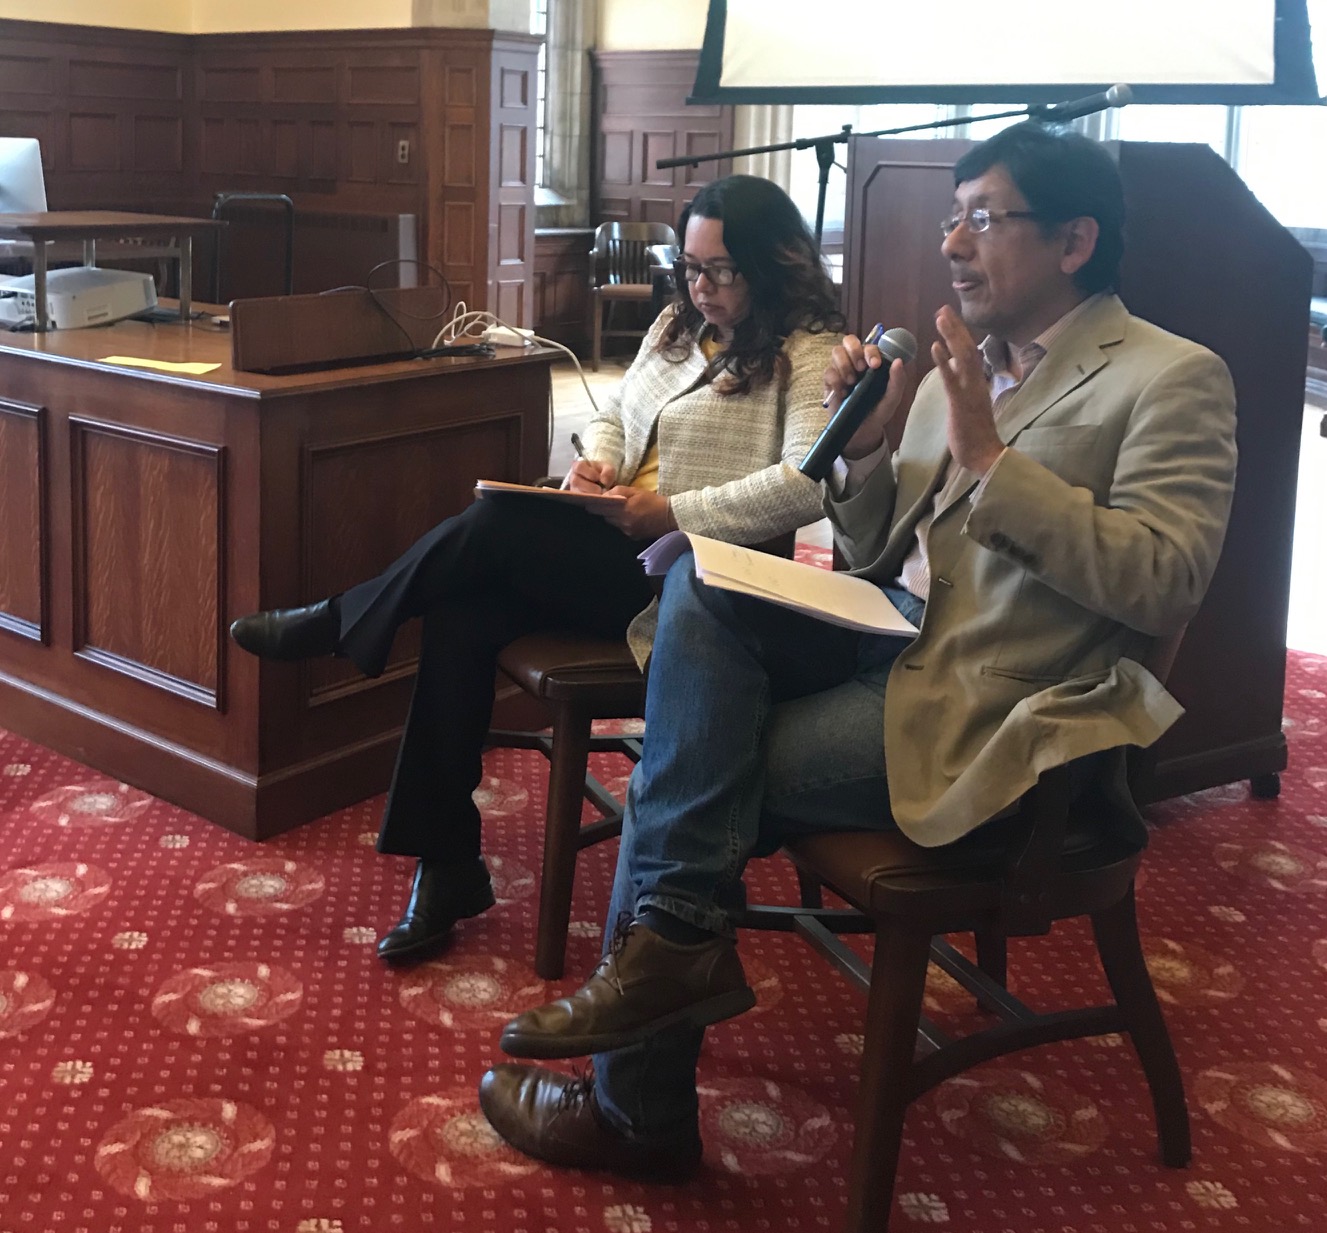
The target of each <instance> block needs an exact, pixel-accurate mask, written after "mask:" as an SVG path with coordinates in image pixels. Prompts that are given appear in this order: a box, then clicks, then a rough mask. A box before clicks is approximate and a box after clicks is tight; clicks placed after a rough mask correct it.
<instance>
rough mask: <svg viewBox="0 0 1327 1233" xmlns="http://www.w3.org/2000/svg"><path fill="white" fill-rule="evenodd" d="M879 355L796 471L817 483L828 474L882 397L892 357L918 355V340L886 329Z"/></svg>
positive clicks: (894, 358)
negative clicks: (877, 363) (876, 363)
mask: <svg viewBox="0 0 1327 1233" xmlns="http://www.w3.org/2000/svg"><path fill="white" fill-rule="evenodd" d="M878 346H879V347H880V354H881V356H883V357H884V363H883V364H881V365H880V367H879V368H868V369H867V370H866V371H865V372H864V373H863V374H862V376H861V379H860V380H859V381H858V382H857V384H856V385H854V386H853V387H852V389H851V390H849V391H848V396H847V397H846V398H845V399H844V400H843V401H842V402H841V403H840V404H839V409H838V410H837V411H835V412H834V414H833V416H832V417H831V418H830V421H829V423H828V424H826V425H825V431H824V432H822V433H821V434H820V436H819V437H818V438H817V439H816V443H815V444H814V445H813V446H812V447H811V448H810V449H809V450H807V452H806V457H805V458H803V459H802V461H801V464H800V465H799V466H798V468H797V469H798V470H799V471H801V473H802V474H803V475H805V476H806V477H807V479H813V480H815V481H816V482H817V483H819V482H820V481H821V480H822V479H824V478H825V476H827V475H828V474H829V470H830V468H831V467H832V466H833V465H834V459H836V458H837V457H838V456H839V455H840V454H842V453H843V447H844V446H845V445H847V444H848V442H849V440H851V438H852V434H853V433H855V432H856V431H857V429H858V428H860V427H861V426H862V421H863V420H864V419H865V418H866V417H867V415H868V414H869V413H870V411H871V408H872V407H874V406H875V405H876V403H878V402H879V401H880V399H881V398H883V397H884V393H885V389H886V387H887V386H888V385H889V366H890V365H891V364H892V363H893V362H894V361H895V360H903V361H904V363H906V362H907V361H908V360H910V359H912V358H913V357H914V356H915V355H916V354H917V340H916V339H915V338H913V336H912V335H911V334H910V333H908V331H907V330H902V329H896V330H887V331H885V336H884V337H883V338H882V339H881V340H880V342H879V344H878Z"/></svg>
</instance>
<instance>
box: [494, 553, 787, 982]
mask: <svg viewBox="0 0 1327 1233" xmlns="http://www.w3.org/2000/svg"><path fill="white" fill-rule="evenodd" d="M795 538H796V537H795V535H793V534H791V533H790V534H788V535H780V536H778V537H777V538H775V539H772V540H769V541H767V542H766V543H763V544H758V545H756V547H757V548H758V549H759V550H760V551H762V552H771V553H774V554H775V555H777V556H785V557H790V556H792V554H793V550H794V546H795ZM498 667H499V668H500V669H501V671H502V673H503V674H504V675H505V676H507V677H509V678H510V679H511V680H512V681H514V682H515V683H516V684H517V685H518V686H520V688H521V689H522V690H523V691H524V692H525V693H526V694H527V695H528V696H529V697H531V698H533V699H535V700H537V701H538V702H540V703H542V704H543V706H544V707H545V708H546V710H547V711H548V713H549V715H550V716H551V726H550V728H549V729H548V730H547V731H540V732H512V731H502V730H495V731H492V732H490V733H489V734H488V739H489V743H490V744H492V745H502V746H508V747H510V748H514V749H537V750H539V751H540V752H541V753H542V754H543V755H544V756H545V757H546V758H547V759H548V768H549V769H548V804H547V806H546V808H545V811H544V861H543V873H542V876H541V878H540V883H539V924H538V933H537V935H536V938H535V961H534V967H535V971H536V972H537V973H538V974H539V975H540V976H541V977H543V978H544V979H545V980H557V979H558V978H559V977H560V976H561V975H562V973H563V969H564V966H565V961H566V951H567V929H568V926H569V924H570V921H571V899H572V889H573V887H574V885H575V881H576V857H577V855H578V854H579V853H580V851H581V849H582V848H586V847H589V846H590V844H593V843H600V842H601V841H602V840H605V839H612V838H613V837H614V836H616V835H620V834H621V833H622V803H621V802H620V801H618V800H617V799H616V798H615V797H614V796H613V795H612V793H610V792H609V791H608V790H607V789H606V788H605V787H604V786H603V784H601V783H600V782H599V781H598V780H597V779H596V778H595V777H594V776H593V775H592V774H591V773H590V771H589V758H590V754H591V753H603V752H609V753H622V754H626V755H627V756H628V757H629V758H631V759H632V760H633V761H639V760H640V751H641V740H642V739H643V738H641V737H637V736H613V735H605V736H594V735H592V734H591V727H592V725H593V723H594V721H595V720H597V719H639V718H643V717H644V715H645V678H644V676H642V675H641V672H640V669H639V668H637V667H636V661H635V659H634V658H633V657H632V654H631V651H630V650H629V649H628V647H627V644H626V642H625V641H612V640H605V639H602V638H589V637H584V636H581V635H577V634H566V633H556V632H553V633H537V634H529V635H527V636H526V637H524V638H518V639H516V641H515V642H512V643H509V644H508V645H507V646H506V647H504V648H503V650H502V653H501V654H500V655H499V656H498ZM582 800H589V801H590V802H591V804H593V805H594V806H595V808H596V809H597V810H598V811H599V812H600V814H601V815H602V817H601V818H600V819H599V820H598V821H595V822H590V823H587V824H586V825H585V826H582V825H581V802H582Z"/></svg>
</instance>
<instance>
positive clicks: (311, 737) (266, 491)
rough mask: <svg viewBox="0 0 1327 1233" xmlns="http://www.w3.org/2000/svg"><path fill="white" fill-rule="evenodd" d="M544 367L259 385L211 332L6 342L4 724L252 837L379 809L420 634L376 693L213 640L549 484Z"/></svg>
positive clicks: (98, 333) (321, 667) (128, 327)
mask: <svg viewBox="0 0 1327 1233" xmlns="http://www.w3.org/2000/svg"><path fill="white" fill-rule="evenodd" d="M110 355H121V356H134V357H144V358H150V359H157V360H165V361H169V362H181V361H201V362H208V363H219V364H220V365H221V366H220V368H218V369H217V370H216V371H214V372H211V373H208V374H206V375H204V376H183V375H172V374H167V373H162V372H153V371H150V370H145V369H133V368H128V367H122V366H119V365H112V364H107V363H105V362H103V360H104V357H106V356H110ZM555 355H556V353H555V352H553V351H551V350H544V349H541V350H539V351H534V352H515V351H512V352H500V353H499V357H498V358H496V359H470V358H465V359H451V358H449V359H435V360H423V361H401V362H395V363H388V364H375V365H370V366H366V367H358V368H343V369H338V370H336V371H331V372H323V373H315V374H311V375H304V376H264V375H259V374H251V373H237V372H235V371H234V370H233V369H232V368H231V367H230V338H229V336H228V334H227V333H226V332H225V331H223V330H219V329H216V328H215V327H211V326H209V325H207V324H205V323H204V322H203V321H198V322H194V323H192V324H183V323H178V324H177V323H175V322H170V323H167V324H159V325H155V326H153V325H149V324H145V323H141V322H120V323H118V324H116V325H113V326H110V327H107V328H104V329H92V330H69V331H63V330H62V331H55V332H52V333H49V334H26V335H22V334H0V726H3V727H5V728H8V729H11V730H12V731H15V732H18V733H21V734H22V735H24V736H26V737H29V738H30V739H32V740H36V741H39V742H41V743H42V744H44V745H49V746H51V747H52V748H55V749H58V750H60V751H61V752H63V753H66V754H68V755H69V756H70V757H73V758H77V759H78V760H79V761H81V762H85V763H87V764H89V765H91V766H94V767H96V768H98V769H99V770H102V771H105V772H107V773H108V774H111V775H115V776H117V777H118V778H120V779H123V780H126V781H128V782H131V783H134V784H137V785H138V786H140V787H142V788H144V789H146V790H148V791H150V792H152V793H154V794H156V795H159V796H162V797H165V798H166V799H168V800H171V801H175V802H176V803H178V804H180V805H183V806H184V807H186V808H188V809H191V810H193V811H195V812H196V813H199V814H202V815H203V816H204V817H206V818H210V819H211V820H212V821H214V822H218V823H220V824H221V825H223V826H226V827H228V828H229V829H231V830H234V831H237V832H239V833H241V834H243V835H247V836H249V837H251V838H257V839H261V838H265V837H266V836H269V835H272V834H275V833H277V832H279V831H282V830H285V829H287V828H289V827H292V826H296V825H298V824H299V823H301V822H304V821H307V820H309V819H311V818H316V817H319V816H321V815H322V814H324V813H327V812H328V811H329V810H332V809H336V808H340V807H343V806H345V805H347V804H350V803H352V802H354V801H357V800H362V799H363V798H365V797H366V796H370V795H373V794H375V793H377V792H380V791H382V790H383V789H384V788H385V787H386V785H387V782H388V779H389V777H390V773H391V767H392V763H393V759H394V757H395V751H396V745H397V740H398V737H399V734H400V729H401V724H402V722H403V720H404V717H405V712H406V705H407V702H408V698H409V692H410V686H411V676H412V673H413V665H414V658H415V648H416V647H417V645H418V644H417V636H416V634H415V633H414V631H413V630H412V629H409V628H407V629H405V630H403V631H402V634H401V636H400V637H399V638H398V639H397V646H396V651H395V655H394V657H393V659H392V660H391V662H390V664H389V666H388V668H387V671H386V672H385V673H384V674H383V676H382V677H381V678H379V679H378V680H376V681H367V680H365V679H364V678H362V677H360V676H359V675H358V674H357V673H355V672H354V671H353V669H351V668H350V667H349V666H348V665H347V664H346V663H345V662H344V661H341V660H327V661H319V662H312V663H307V664H276V663H264V662H262V661H260V660H258V659H255V658H253V657H251V656H249V655H246V654H244V653H243V652H241V651H239V650H238V648H236V647H235V646H234V644H232V643H231V642H230V639H229V637H228V636H227V626H228V625H229V623H230V622H231V621H232V620H233V619H234V618H235V617H237V616H240V615H242V614H244V613H247V612H253V611H256V610H258V609H262V608H273V607H281V606H286V605H290V604H298V603H304V602H307V601H310V600H312V599H316V598H319V597H321V596H323V595H327V594H329V593H332V592H335V591H338V590H341V589H343V588H344V587H346V586H347V585H349V584H350V583H352V582H355V581H358V580H360V579H362V578H364V577H367V576H369V575H370V574H372V573H374V572H376V571H377V570H379V569H381V568H382V567H383V566H384V565H386V564H387V563H388V562H389V561H391V560H392V559H394V557H395V556H397V555H398V554H399V553H400V552H401V551H403V550H404V549H405V548H406V547H407V546H408V545H409V544H410V543H411V542H413V540H414V539H415V538H416V537H417V536H418V535H419V534H420V533H422V532H423V531H424V530H426V529H427V528H428V527H430V526H432V525H434V524H435V523H437V522H438V521H439V520H440V519H442V518H443V517H446V516H447V515H449V514H454V513H457V512H458V511H459V510H461V509H462V508H464V507H465V506H466V505H468V504H469V502H470V500H471V491H472V488H473V484H474V481H475V480H476V479H477V478H481V477H487V478H497V479H510V480H531V479H533V478H535V477H536V476H537V475H539V474H541V473H542V472H543V471H544V469H545V467H546V463H547V426H548V399H549V364H550V362H551V360H552V359H553V358H555Z"/></svg>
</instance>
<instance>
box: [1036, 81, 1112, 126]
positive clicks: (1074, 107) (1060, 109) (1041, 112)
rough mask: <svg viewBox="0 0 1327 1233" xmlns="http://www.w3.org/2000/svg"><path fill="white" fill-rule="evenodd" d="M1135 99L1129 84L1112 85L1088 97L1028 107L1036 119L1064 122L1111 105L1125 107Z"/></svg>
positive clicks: (1045, 121)
mask: <svg viewBox="0 0 1327 1233" xmlns="http://www.w3.org/2000/svg"><path fill="white" fill-rule="evenodd" d="M1132 101H1133V91H1132V90H1130V89H1129V87H1128V86H1125V85H1118V86H1111V88H1110V89H1109V90H1103V91H1102V92H1101V93H1100V94H1089V95H1088V96H1087V97H1086V98H1079V99H1073V100H1072V101H1070V102H1068V103H1038V104H1034V105H1033V106H1031V107H1029V108H1028V115H1029V116H1031V117H1032V119H1034V120H1041V121H1043V122H1044V123H1047V124H1064V123H1066V122H1067V121H1069V120H1077V119H1078V118H1079V116H1090V115H1093V114H1094V113H1096V112H1098V111H1105V110H1106V109H1107V108H1109V107H1123V106H1125V105H1126V104H1128V103H1131V102H1132Z"/></svg>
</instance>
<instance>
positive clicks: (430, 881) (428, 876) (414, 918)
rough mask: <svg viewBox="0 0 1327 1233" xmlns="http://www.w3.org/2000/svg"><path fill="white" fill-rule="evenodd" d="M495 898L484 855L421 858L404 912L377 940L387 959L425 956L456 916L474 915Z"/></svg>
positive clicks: (431, 952)
mask: <svg viewBox="0 0 1327 1233" xmlns="http://www.w3.org/2000/svg"><path fill="white" fill-rule="evenodd" d="M496 902H497V900H496V899H494V898H493V883H492V882H491V881H490V880H489V876H488V868H487V866H485V864H484V862H483V860H481V859H476V860H473V861H460V862H456V861H423V860H422V861H420V862H419V864H418V865H417V866H416V867H415V882H414V885H413V886H412V887H411V888H410V902H409V903H407V904H406V905H405V915H404V916H402V917H401V919H400V920H399V921H397V923H396V925H395V927H394V928H393V929H391V930H390V931H389V932H387V933H386V934H384V935H383V937H382V940H381V941H379V943H378V958H379V959H382V960H385V961H386V962H387V963H406V962H411V961H413V960H419V959H427V958H428V957H429V956H430V955H434V954H436V953H437V952H438V951H440V950H441V949H442V948H443V946H445V945H446V943H447V939H448V938H449V937H450V936H451V931H452V926H453V925H455V924H456V922H457V921H458V920H465V919H466V918H467V917H470V916H478V915H479V914H480V913H481V912H485V911H487V910H488V909H489V908H491V907H492V906H493V905H494V904H495V903H496Z"/></svg>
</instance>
